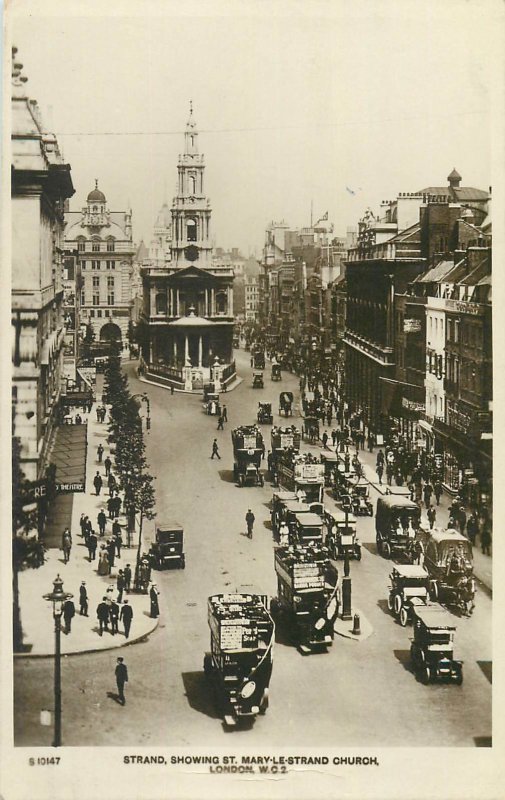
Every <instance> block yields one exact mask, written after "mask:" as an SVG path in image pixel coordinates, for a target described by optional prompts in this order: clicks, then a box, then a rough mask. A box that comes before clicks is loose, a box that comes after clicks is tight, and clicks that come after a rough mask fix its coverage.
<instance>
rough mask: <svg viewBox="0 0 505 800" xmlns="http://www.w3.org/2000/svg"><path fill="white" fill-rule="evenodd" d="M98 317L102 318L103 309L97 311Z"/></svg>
mask: <svg viewBox="0 0 505 800" xmlns="http://www.w3.org/2000/svg"><path fill="white" fill-rule="evenodd" d="M96 315H97V317H101V316H102V309H101V308H99V309H97V312H96Z"/></svg>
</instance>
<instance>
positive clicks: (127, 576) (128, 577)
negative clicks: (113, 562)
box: [123, 564, 132, 593]
mask: <svg viewBox="0 0 505 800" xmlns="http://www.w3.org/2000/svg"><path fill="white" fill-rule="evenodd" d="M123 577H124V588H125V590H126V591H127V592H128V593H129V592H130V587H131V583H132V568H131V565H130V564H127V565H126V567H125V568H124V570H123Z"/></svg>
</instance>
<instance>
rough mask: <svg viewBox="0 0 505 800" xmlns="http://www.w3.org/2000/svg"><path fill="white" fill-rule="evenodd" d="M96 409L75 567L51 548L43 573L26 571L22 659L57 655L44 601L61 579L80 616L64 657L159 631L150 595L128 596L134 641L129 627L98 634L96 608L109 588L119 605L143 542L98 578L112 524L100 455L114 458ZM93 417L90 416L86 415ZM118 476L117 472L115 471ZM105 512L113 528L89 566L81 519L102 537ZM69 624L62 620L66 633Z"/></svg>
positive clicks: (79, 496) (64, 638)
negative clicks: (127, 570) (84, 597)
mask: <svg viewBox="0 0 505 800" xmlns="http://www.w3.org/2000/svg"><path fill="white" fill-rule="evenodd" d="M97 397H98V399H99V400H100V398H101V388H100V387H97ZM95 409H96V405H94V406H93V408H92V411H91V413H90V414H89V420H88V451H87V464H86V491H85V492H83V493H76V494H75V495H74V505H73V511H72V525H71V532H72V539H73V544H72V551H71V556H70V561H69V562H68V563H67V564H65V563H64V560H63V553H62V551H61V550H57V549H54V548H51V549H49V550H48V551H47V553H46V561H45V564H44V565H43V566H42V567H40V568H39V569H28V570H24V571H23V572H21V573H20V574H19V595H20V607H21V622H22V626H23V635H24V637H23V642H24V645H25V647H26V652H25V653H23V654H20V655H22V656H43V655H51V654H53V653H54V621H53V618H52V606H51V603H50V602H48V601H45V600H43V595H44V594H48V593H50V592H52V590H53V581H54V579H55V578H56V576H57V575H58V574H59V575H60V577H61V578H62V580H63V589H64V591H67V592H72V594H73V595H74V596H73V598H72V600H73V602H74V604H75V609H76V615H75V617H74V618H73V620H72V626H71V632H70V633H69V634H67V635H65V633H63V631H62V635H61V652H62V653H63V654H66V655H68V654H71V653H83V652H90V651H94V650H107V649H109V648H115V647H121V646H123V645H127V644H132V643H133V642H135V641H138V640H139V639H143V638H144V637H146V636H147V635H148V634H150V633H152V631H153V630H154V629H155V628H156V627H157V625H158V619H152V618H151V617H150V616H149V609H150V601H149V596H148V595H144V594H133V593H130V594H126V593H123V600H124V599H125V598H128V602H129V604H130V605H131V607H132V609H133V621H132V625H131V629H130V636H129V638H128V639H126V638H125V635H124V629H123V624H122V623H121V622H120V623H119V633H117V634H115V635H114V636H113V635H112V634H110V633H107V632H104V633H103V635H102V636H100V635H99V633H98V620H97V618H96V607H97V605H98V603H99V602H101V600H102V598H103V596H104V595H105V593H106V590H107V587H108V586H110V585H111V584H113V585H114V594H113V597H114V599H116V598H117V589H116V580H117V574H118V570H119V569H121V568H122V567H124V566H125V565H126V564H128V563H129V564H130V565H131V568H132V572H133V573H134V572H135V562H136V554H137V548H136V544H138V539H137V542H132V545H133V546H132V547H131V548H127V547H123V548H122V549H121V558H119V559H117V558H116V559H115V563H114V567H113V569H112V573H111V575H110V576H102V575H98V572H97V567H98V553H99V550H100V542H101V541H103V539H104V538H105V539H107V538H108V537H109V536H110V534H111V528H112V520H109V518H108V514H107V499H108V489H107V483H106V479H105V467H104V466H103V463H102V464H98V462H97V456H96V449H97V447H98V444H99V443H100V442H102V444H103V447H104V454H103V459H102V461H103V460H104V459H105V458H106V456H107V454H108V453H109V452H110V450H109V446H108V444H107V434H108V431H107V424H106V423H103V424H99V423H98V422H97V421H96V413H95ZM86 416H87V415H86ZM97 470H98V471H99V472H100V474H101V475H102V478H103V481H104V486H103V487H102V492H101V494H100V495H99V496H98V497H97V496H96V495H95V493H94V486H93V476H94V475H95V473H96V472H97ZM112 472H114V468H112ZM101 509H104V511H105V513H106V516H107V526H106V529H105V537H103V538H101V537H99V539H98V548H97V558H96V560H95V561H92V562H91V563H90V562H89V557H88V550H87V548H86V547H85V544H84V540H83V539H82V538H81V529H80V525H79V520H80V517H81V514H82V513H84V514H87V515H88V517H89V518H90V520H91V522H92V524H93V527H94V529H95V531H96V533H97V536H98V533H99V531H98V524H97V521H96V518H97V514H98V512H99V511H100V510H101ZM119 522H120V524H121V526H122V527H123V528H124V529H125V527H126V520H125V518H124V517H119ZM123 541H124V542H125V543H126V532H125V533H123ZM81 581H86V588H87V591H88V604H89V608H88V614H89V616H88V617H85V616H80V614H79V587H80V585H81ZM63 628H64V621H63V619H62V629H63Z"/></svg>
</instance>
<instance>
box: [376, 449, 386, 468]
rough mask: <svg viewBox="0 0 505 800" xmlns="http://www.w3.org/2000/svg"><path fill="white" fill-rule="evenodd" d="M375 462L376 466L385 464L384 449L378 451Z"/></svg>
mask: <svg viewBox="0 0 505 800" xmlns="http://www.w3.org/2000/svg"><path fill="white" fill-rule="evenodd" d="M375 463H376V466H379V464H382V466H384V453H383V452H382V450H379V452H378V453H377V458H376V460H375Z"/></svg>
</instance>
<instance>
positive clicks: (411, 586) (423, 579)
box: [388, 564, 430, 627]
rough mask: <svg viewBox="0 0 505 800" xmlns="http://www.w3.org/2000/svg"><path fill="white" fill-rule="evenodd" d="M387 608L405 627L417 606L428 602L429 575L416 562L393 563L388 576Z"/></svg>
mask: <svg viewBox="0 0 505 800" xmlns="http://www.w3.org/2000/svg"><path fill="white" fill-rule="evenodd" d="M389 580H390V586H389V595H388V608H389V610H390V611H392V612H393V613H394V615H395V617H396V618H397V620H398V621H399V622H400V624H401V625H402V626H403V627H405V626H406V625H407V624H408V622H409V621H411V619H412V612H413V610H414V608H416V607H417V606H426V605H427V604H428V603H429V599H430V595H429V591H428V586H429V576H428V573H427V572H426V570H425V569H424V567H421V566H419V565H416V564H395V566H394V567H393V569H392V570H391V574H390V576H389Z"/></svg>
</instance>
